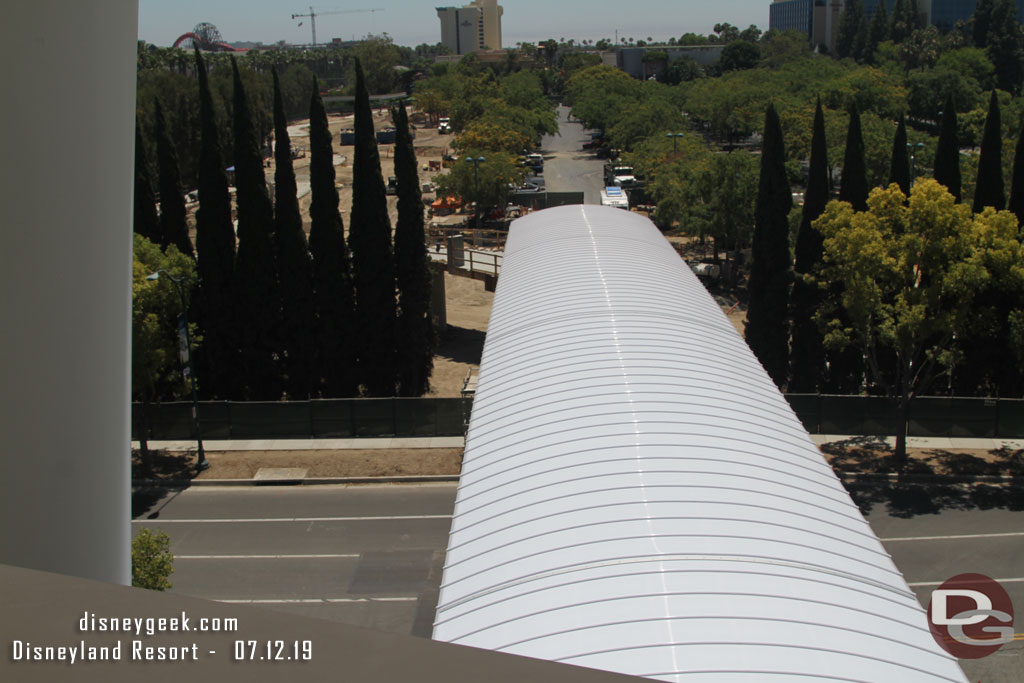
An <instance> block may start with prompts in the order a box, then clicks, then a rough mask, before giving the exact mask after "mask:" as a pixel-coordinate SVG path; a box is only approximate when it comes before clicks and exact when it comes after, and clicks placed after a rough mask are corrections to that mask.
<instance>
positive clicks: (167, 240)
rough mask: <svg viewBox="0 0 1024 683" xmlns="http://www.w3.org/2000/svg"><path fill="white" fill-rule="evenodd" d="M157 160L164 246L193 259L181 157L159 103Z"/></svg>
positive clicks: (157, 110) (157, 105)
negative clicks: (169, 134) (168, 130)
mask: <svg viewBox="0 0 1024 683" xmlns="http://www.w3.org/2000/svg"><path fill="white" fill-rule="evenodd" d="M156 157H157V168H158V175H159V179H158V182H159V187H160V236H161V240H160V243H161V245H162V246H164V247H166V246H167V245H168V244H173V245H174V246H176V247H178V251H180V252H181V253H183V254H189V255H191V254H192V252H193V248H192V241H191V240H190V239H189V237H188V223H187V222H186V220H185V191H184V190H183V189H182V187H181V174H180V173H179V172H178V157H177V155H176V154H175V152H174V145H172V144H171V139H170V137H168V135H167V121H166V119H165V118H164V112H163V108H162V107H161V106H160V100H157V101H156Z"/></svg>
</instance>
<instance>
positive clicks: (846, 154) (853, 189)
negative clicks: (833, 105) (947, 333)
mask: <svg viewBox="0 0 1024 683" xmlns="http://www.w3.org/2000/svg"><path fill="white" fill-rule="evenodd" d="M900 1H901V0H896V3H897V6H898V5H899V4H900ZM895 15H896V8H893V16H894V17H895ZM840 182H841V185H840V187H839V200H840V201H843V202H849V203H850V204H851V205H852V206H853V209H854V210H855V211H866V210H867V208H868V180H867V165H866V163H865V161H864V138H863V136H862V135H861V129H860V112H859V111H858V110H857V104H856V103H853V104H851V105H850V124H849V126H848V127H847V130H846V148H845V150H844V151H843V175H842V179H841V181H840ZM842 292H843V284H842V283H841V282H833V283H831V285H830V286H829V292H828V299H829V300H831V301H838V300H839V298H840V297H841V296H842ZM836 316H837V318H838V319H839V320H840V322H841V324H843V325H844V326H848V325H847V318H846V314H845V312H844V311H843V310H842V307H841V306H840V307H837V311H836ZM825 357H826V360H827V363H828V379H827V381H826V383H825V387H824V388H825V390H826V391H828V392H830V393H840V394H855V393H858V392H859V391H860V388H861V385H862V383H863V377H864V354H863V351H862V350H861V349H859V348H857V347H855V346H853V345H849V346H847V347H846V348H845V349H826V352H825Z"/></svg>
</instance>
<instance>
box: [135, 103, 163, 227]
mask: <svg viewBox="0 0 1024 683" xmlns="http://www.w3.org/2000/svg"><path fill="white" fill-rule="evenodd" d="M133 205H134V209H133V220H132V231H133V232H137V233H138V234H140V235H142V236H143V237H145V238H146V239H148V240H149V241H150V242H154V243H157V244H159V242H160V219H159V218H158V217H157V215H156V195H154V194H153V178H152V176H151V175H150V170H149V159H148V158H147V157H146V147H145V143H143V141H142V127H141V122H140V121H139V117H138V115H136V116H135V195H134V199H133Z"/></svg>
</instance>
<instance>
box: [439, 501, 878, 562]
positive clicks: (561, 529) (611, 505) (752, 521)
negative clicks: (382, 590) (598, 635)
mask: <svg viewBox="0 0 1024 683" xmlns="http://www.w3.org/2000/svg"><path fill="white" fill-rule="evenodd" d="M561 483H563V484H564V483H565V482H561ZM636 488H640V489H643V488H644V485H643V484H641V485H640V486H623V487H616V488H607V489H595V490H592V491H582V492H579V493H573V494H569V495H566V496H560V497H558V498H548V499H546V500H542V501H537V502H531V503H528V504H526V505H520V506H519V507H516V508H512V509H510V510H503V511H502V512H500V513H498V514H496V515H492V516H490V517H486V518H484V519H481V520H479V521H477V522H473V523H472V524H469V525H466V526H463V527H460V528H459V529H458V532H457V536H455V537H453V538H452V540H453V541H454V540H456V539H457V538H458V536H461V535H463V534H465V533H466V530H467V529H471V528H473V527H475V526H478V525H481V524H486V523H487V522H491V521H493V520H496V519H498V518H500V517H503V516H505V515H507V514H510V513H512V512H519V511H522V510H528V509H531V508H536V507H537V506H540V505H543V504H544V503H550V502H553V501H556V500H567V499H570V498H575V497H576V496H584V495H588V496H589V495H594V494H599V493H608V492H612V491H620V490H621V491H627V490H631V489H636ZM651 488H684V487H682V486H680V487H675V486H671V487H670V486H666V485H660V484H659V485H656V486H653V487H651ZM685 488H705V489H717V490H729V491H742V490H743V489H739V488H735V487H726V486H705V487H700V486H692V487H685ZM758 493H761V492H758ZM766 495H771V494H766ZM778 497H779V498H784V499H786V500H794V501H795V499H793V498H788V499H787V498H785V497H784V496H778ZM646 502H650V503H654V504H657V505H673V504H678V503H682V504H684V505H708V506H714V505H725V506H728V507H730V508H731V507H733V506H735V507H740V508H754V509H755V510H768V511H769V512H777V513H780V514H785V515H790V516H793V517H797V518H798V519H800V520H801V521H803V522H806V521H808V519H809V516H808V515H805V514H801V513H799V512H792V511H790V510H781V509H779V508H776V507H772V506H770V505H759V504H756V503H742V502H736V501H717V500H683V499H674V500H671V499H670V500H651V501H647V500H645V503H646ZM796 502H799V501H796ZM632 505H636V501H623V502H617V503H601V504H599V505H586V506H583V507H575V508H571V509H566V510H559V511H558V512H553V513H545V514H543V515H541V516H539V517H532V518H530V519H520V520H516V521H515V522H513V523H512V524H508V525H506V526H503V527H501V528H499V529H493V530H488V531H485V532H484V533H483V535H481V536H474V537H472V538H469V539H465V540H461V541H458V542H456V543H454V544H452V545H450V546H448V552H451V551H452V550H455V549H458V548H462V547H464V546H466V545H468V544H470V543H476V542H478V541H480V540H483V539H486V538H487V537H488V536H490V535H491V534H496V533H501V532H503V531H508V530H510V529H514V528H516V527H520V526H523V525H525V524H532V523H534V522H543V521H545V520H554V519H556V518H558V517H560V516H562V515H572V514H576V513H579V512H584V511H587V512H590V511H594V510H602V509H607V508H615V507H622V506H632ZM815 507H819V506H815ZM644 508H645V509H646V510H648V516H647V517H646V519H647V520H652V521H653V520H659V521H661V520H669V519H671V520H677V521H684V520H707V521H714V522H742V523H744V524H762V525H765V526H770V527H777V528H779V529H792V530H794V531H798V532H801V533H805V534H810V535H811V536H820V537H822V538H827V539H830V540H832V541H836V542H837V543H842V544H843V545H850V546H853V547H855V548H861V549H862V550H864V551H865V552H869V553H874V554H876V555H881V556H882V557H886V558H888V557H889V554H888V553H885V552H883V551H882V550H875V549H873V548H869V547H866V546H863V545H860V544H858V543H854V542H853V541H851V540H848V539H844V538H840V537H839V536H833V535H831V534H827V533H823V532H820V531H811V530H810V529H807V528H805V527H801V526H796V525H794V524H781V523H779V522H769V521H767V520H764V519H742V518H734V517H712V516H709V515H652V514H650V511H649V507H648V506H647V505H646V504H645V505H644ZM461 514H466V513H465V512H463V513H461ZM844 519H849V518H844ZM639 521H642V519H639V518H628V517H620V518H617V519H602V520H599V521H594V522H588V523H586V524H573V525H571V526H564V527H558V528H557V529H552V530H550V531H545V532H542V533H539V534H531V535H530V539H531V540H532V539H535V538H540V537H542V536H547V535H549V534H558V533H564V532H567V531H570V530H578V529H585V528H586V527H590V526H601V525H605V524H607V525H612V524H619V523H621V522H639ZM813 521H814V522H817V523H820V524H827V525H829V526H832V527H835V528H837V529H841V530H842V531H845V532H847V533H848V534H850V535H853V536H857V537H862V538H864V539H866V540H869V541H877V540H878V539H877V537H876V536H874V535H873V534H870V533H867V532H864V531H857V530H855V529H851V528H850V527H848V526H844V525H842V524H838V523H836V522H828V521H825V520H823V519H821V518H820V517H819V518H813ZM869 530H870V529H869ZM764 540H771V539H768V538H766V539H764ZM505 542H506V543H508V542H509V541H507V540H506V541H505ZM512 542H513V543H514V542H515V541H512ZM879 547H881V544H879Z"/></svg>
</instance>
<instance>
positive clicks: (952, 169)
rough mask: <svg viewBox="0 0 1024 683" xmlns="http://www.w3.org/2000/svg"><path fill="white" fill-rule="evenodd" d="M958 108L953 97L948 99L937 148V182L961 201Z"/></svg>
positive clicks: (943, 113)
mask: <svg viewBox="0 0 1024 683" xmlns="http://www.w3.org/2000/svg"><path fill="white" fill-rule="evenodd" d="M956 126H957V123H956V108H955V107H954V106H953V96H952V95H950V96H948V97H946V108H945V109H943V111H942V122H941V123H940V124H939V142H938V145H937V146H936V148H935V180H937V181H938V182H939V183H941V184H942V185H945V186H946V189H947V190H949V193H950V194H951V195H953V196H954V197H956V201H957V202H958V203H959V202H960V200H961V187H960V185H961V180H960V139H959V137H958V135H957V132H956Z"/></svg>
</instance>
